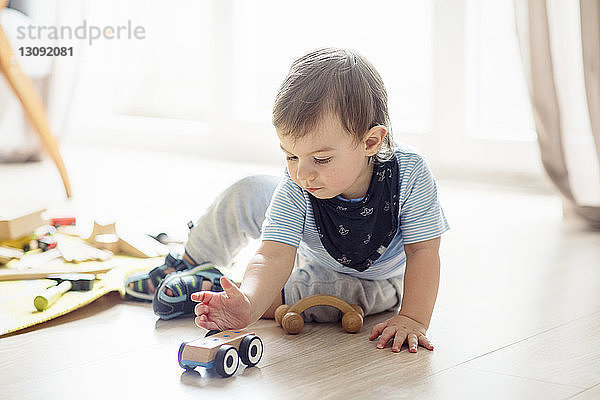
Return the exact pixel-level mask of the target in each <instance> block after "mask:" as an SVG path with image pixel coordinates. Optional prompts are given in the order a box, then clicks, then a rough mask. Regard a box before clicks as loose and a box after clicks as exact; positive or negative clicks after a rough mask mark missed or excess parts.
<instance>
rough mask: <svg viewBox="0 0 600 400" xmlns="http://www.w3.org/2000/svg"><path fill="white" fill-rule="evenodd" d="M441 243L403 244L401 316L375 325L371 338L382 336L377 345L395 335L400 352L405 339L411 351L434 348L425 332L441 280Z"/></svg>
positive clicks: (383, 345)
mask: <svg viewBox="0 0 600 400" xmlns="http://www.w3.org/2000/svg"><path fill="white" fill-rule="evenodd" d="M439 246H440V238H439V237H438V238H435V239H431V240H426V241H423V242H418V243H412V244H407V245H405V246H404V251H405V252H406V271H405V273H404V293H403V295H402V306H401V308H400V312H399V314H398V315H396V316H395V317H392V318H390V319H388V320H387V321H385V322H382V323H380V324H377V325H375V326H374V327H373V329H372V331H371V336H370V337H369V340H373V339H376V338H377V337H379V336H380V335H381V336H380V337H379V341H378V342H377V347H378V348H380V349H381V348H384V347H385V345H386V344H387V342H388V341H389V340H390V339H392V338H394V341H393V344H392V351H394V352H398V351H400V347H401V346H402V344H403V343H404V341H405V340H406V341H407V342H408V348H409V351H410V352H416V351H417V346H418V345H421V346H423V347H425V348H427V349H429V350H433V345H432V344H431V343H430V342H429V339H427V336H425V334H426V332H427V328H428V327H429V322H430V320H431V313H432V312H433V306H434V305H435V299H436V297H437V291H438V286H439V281H440V257H439V253H438V251H439Z"/></svg>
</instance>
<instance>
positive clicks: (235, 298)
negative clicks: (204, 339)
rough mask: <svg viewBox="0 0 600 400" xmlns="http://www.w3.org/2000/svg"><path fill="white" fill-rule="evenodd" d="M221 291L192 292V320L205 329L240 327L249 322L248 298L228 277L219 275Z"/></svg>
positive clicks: (249, 308)
mask: <svg viewBox="0 0 600 400" xmlns="http://www.w3.org/2000/svg"><path fill="white" fill-rule="evenodd" d="M221 286H222V287H223V290H224V291H223V292H210V291H202V292H196V293H192V296H191V298H192V300H193V301H197V302H198V304H197V305H196V307H195V308H194V312H195V313H196V318H195V319H194V322H195V323H196V325H197V326H199V327H200V328H205V329H209V330H210V329H218V330H221V331H223V330H225V329H242V328H245V327H246V326H248V324H250V317H251V307H250V300H248V297H246V295H245V294H244V293H242V291H241V290H240V289H239V288H238V287H237V286H236V285H235V284H234V283H232V282H231V281H230V280H229V279H227V278H225V277H224V276H223V277H221Z"/></svg>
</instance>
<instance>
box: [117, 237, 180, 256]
mask: <svg viewBox="0 0 600 400" xmlns="http://www.w3.org/2000/svg"><path fill="white" fill-rule="evenodd" d="M119 250H120V251H121V253H122V254H126V255H128V256H133V257H143V258H147V257H159V256H166V255H167V254H168V253H169V248H168V247H167V246H165V245H164V244H162V243H159V242H158V241H156V240H155V239H152V238H151V237H150V236H147V235H144V234H125V235H122V234H119Z"/></svg>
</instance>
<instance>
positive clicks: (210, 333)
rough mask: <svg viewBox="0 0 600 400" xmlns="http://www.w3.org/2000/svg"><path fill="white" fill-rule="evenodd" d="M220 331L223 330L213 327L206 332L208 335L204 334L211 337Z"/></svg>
mask: <svg viewBox="0 0 600 400" xmlns="http://www.w3.org/2000/svg"><path fill="white" fill-rule="evenodd" d="M219 332H221V331H220V330H218V329H211V330H210V331H208V332H206V335H204V337H209V336H212V335H214V334H217V333H219Z"/></svg>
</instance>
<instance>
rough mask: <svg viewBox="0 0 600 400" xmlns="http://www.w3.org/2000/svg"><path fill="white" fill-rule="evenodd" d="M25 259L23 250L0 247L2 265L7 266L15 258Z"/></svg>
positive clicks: (0, 262)
mask: <svg viewBox="0 0 600 400" xmlns="http://www.w3.org/2000/svg"><path fill="white" fill-rule="evenodd" d="M21 257H23V250H20V249H13V248H12V247H4V246H0V264H6V263H7V262H9V261H10V260H12V259H14V258H21Z"/></svg>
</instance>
